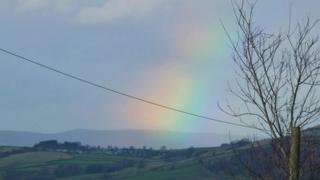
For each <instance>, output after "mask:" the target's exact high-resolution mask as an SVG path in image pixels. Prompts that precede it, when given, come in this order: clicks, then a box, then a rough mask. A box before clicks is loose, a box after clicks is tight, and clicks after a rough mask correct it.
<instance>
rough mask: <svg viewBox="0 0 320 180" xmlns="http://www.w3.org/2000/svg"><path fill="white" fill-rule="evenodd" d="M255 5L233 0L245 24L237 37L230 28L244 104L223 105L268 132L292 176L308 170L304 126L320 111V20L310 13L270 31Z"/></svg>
mask: <svg viewBox="0 0 320 180" xmlns="http://www.w3.org/2000/svg"><path fill="white" fill-rule="evenodd" d="M254 7H255V4H252V3H249V2H247V1H242V3H240V4H239V3H233V8H234V14H235V17H236V22H237V26H238V28H239V31H238V38H237V39H236V41H234V40H233V38H232V37H231V35H230V34H228V32H227V31H226V32H227V35H228V37H229V40H230V42H231V47H232V49H233V52H234V55H233V60H234V62H235V64H236V65H237V67H238V70H237V71H236V73H237V79H236V86H235V87H230V92H231V93H232V94H233V95H234V96H235V97H236V98H238V99H239V100H240V101H241V103H242V104H243V105H242V108H237V107H234V106H232V105H231V104H227V105H226V106H224V107H222V106H220V105H219V107H220V108H221V110H222V111H224V112H225V113H227V114H229V115H231V116H233V117H236V118H238V119H239V120H240V121H241V122H242V123H243V124H245V125H247V126H250V127H255V128H256V129H259V130H261V131H263V132H264V133H267V134H268V135H269V136H270V137H271V139H272V142H273V144H274V146H275V149H274V151H276V152H279V158H280V159H281V162H283V164H284V166H285V167H284V172H285V173H286V174H287V176H286V177H287V178H288V179H290V180H295V179H299V177H300V175H301V173H302V172H301V167H300V134H301V130H303V129H304V128H306V127H308V126H310V125H311V124H313V123H314V122H315V121H317V120H318V118H319V115H320V93H319V85H320V83H319V82H320V78H319V77H320V76H319V75H320V74H319V73H320V56H319V55H320V51H319V37H318V36H317V35H314V33H313V31H312V30H313V29H314V28H315V26H316V25H317V24H318V20H316V21H311V20H310V18H309V17H306V18H305V20H303V21H301V22H298V23H297V24H296V25H295V26H294V27H292V25H291V22H290V23H289V27H288V29H287V30H286V31H283V32H277V33H269V32H266V30H265V29H263V28H261V27H260V26H258V25H257V24H256V22H255V21H254V18H253V17H254V13H253V12H254ZM290 21H291V20H290ZM248 119H250V120H254V121H247V120H248Z"/></svg>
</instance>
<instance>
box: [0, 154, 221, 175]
mask: <svg viewBox="0 0 320 180" xmlns="http://www.w3.org/2000/svg"><path fill="white" fill-rule="evenodd" d="M212 151H214V150H207V151H204V152H202V153H200V155H197V158H196V157H194V156H192V157H189V158H187V157H186V158H181V159H179V160H168V159H164V158H163V157H162V156H153V157H149V158H142V157H138V156H123V155H110V154H108V153H66V152H56V151H31V152H22V153H13V154H12V155H9V156H6V157H3V158H1V159H0V173H1V179H64V180H72V179H128V180H150V179H154V180H167V179H184V180H188V179H190V180H191V179H204V180H205V179H219V176H218V175H214V174H213V173H212V172H210V171H209V170H208V169H206V168H204V167H203V166H202V165H201V164H200V163H199V160H198V159H199V158H205V159H217V158H218V159H219V157H220V158H221V157H223V156H225V155H226V153H225V152H224V153H221V154H220V155H219V153H216V155H215V156H212ZM139 162H140V166H139ZM141 162H143V165H141ZM101 168H104V169H103V170H101Z"/></svg>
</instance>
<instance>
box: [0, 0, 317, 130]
mask: <svg viewBox="0 0 320 180" xmlns="http://www.w3.org/2000/svg"><path fill="white" fill-rule="evenodd" d="M319 5H320V2H319V1H317V0H305V1H299V0H281V1H279V0H260V1H258V4H257V8H256V11H255V15H256V22H258V23H259V24H260V25H261V26H263V27H265V28H266V30H268V31H277V30H280V29H281V28H285V27H286V25H287V24H288V19H289V9H290V6H292V14H293V16H292V19H293V20H297V19H301V18H302V17H304V16H305V15H310V16H311V18H319V17H320V12H319V11H318V9H317V7H319ZM271 12H272V13H271ZM220 21H222V22H223V23H224V24H225V26H226V27H227V29H228V31H230V33H231V35H232V36H233V34H234V32H235V30H236V24H235V19H234V16H233V12H232V7H231V3H230V1H225V0H91V1H86V0H0V23H1V28H0V48H4V49H7V50H10V51H14V52H16V53H18V54H20V55H23V56H25V57H28V58H31V59H34V60H36V61H38V62H41V63H44V64H47V65H49V66H52V67H54V68H57V69H60V70H62V71H65V72H68V73H71V74H73V75H77V76H79V77H81V78H84V79H87V80H90V81H93V82H95V83H98V84H101V85H103V86H106V87H110V88H113V89H116V90H119V91H122V92H125V93H129V94H132V95H135V96H138V97H141V98H144V99H147V100H150V101H154V102H157V103H160V104H164V105H168V106H171V107H175V108H177V109H181V110H185V111H188V112H191V113H195V114H201V115H205V116H209V117H212V118H217V119H222V120H226V121H230V122H237V121H236V120H234V119H232V118H231V117H228V116H226V115H225V114H223V113H222V112H221V111H220V110H219V109H218V108H217V102H220V103H224V102H225V99H226V98H227V97H228V96H229V95H228V93H227V91H226V90H227V85H228V82H232V81H233V79H234V76H235V74H234V70H235V69H236V66H235V65H234V63H233V62H232V59H231V55H232V51H231V49H230V47H229V45H228V39H227V37H226V34H225V32H224V30H223V28H222V26H221V23H220ZM0 84H1V86H0V87H1V88H0V129H1V130H19V131H35V132H50V133H51V132H61V131H66V130H71V129H77V128H81V129H102V130H108V129H157V130H172V131H184V132H215V133H224V134H226V133H233V134H243V133H254V132H255V131H254V130H250V129H244V128H240V127H233V126H230V125H225V124H220V123H217V122H212V121H207V120H204V119H199V118H195V117H190V116H188V115H183V114H179V113H177V112H172V111H168V110H165V109H161V108H159V107H156V106H152V105H148V104H145V103H142V102H138V101H136V100H132V99H128V98H126V97H122V96H119V95H116V94H112V93H110V92H106V91H103V90H101V89H97V88H95V87H91V86H88V85H85V84H83V83H81V82H77V81H74V80H71V79H68V78H65V77H63V76H61V75H59V74H55V73H53V72H49V71H47V70H44V69H41V68H39V67H37V66H34V65H32V64H28V63H26V62H22V61H19V60H17V59H16V58H14V57H10V56H8V55H6V54H3V53H0ZM232 103H234V104H237V103H238V102H232Z"/></svg>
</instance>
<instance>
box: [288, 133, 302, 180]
mask: <svg viewBox="0 0 320 180" xmlns="http://www.w3.org/2000/svg"><path fill="white" fill-rule="evenodd" d="M290 138H291V140H290V154H289V178H288V179H289V180H298V179H299V171H300V127H294V128H292V130H291V137H290Z"/></svg>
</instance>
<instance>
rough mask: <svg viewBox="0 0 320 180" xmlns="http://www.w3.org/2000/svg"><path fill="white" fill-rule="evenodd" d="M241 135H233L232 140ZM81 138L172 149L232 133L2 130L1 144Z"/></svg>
mask: <svg viewBox="0 0 320 180" xmlns="http://www.w3.org/2000/svg"><path fill="white" fill-rule="evenodd" d="M240 137H241V136H236V135H233V136H231V139H239V138H240ZM50 139H55V140H58V141H78V142H81V143H82V144H88V145H91V146H98V145H99V146H103V147H107V146H108V145H111V146H118V147H124V146H126V147H128V146H135V147H143V146H147V147H152V148H159V147H160V146H162V145H166V146H167V147H168V148H173V149H177V148H188V147H191V146H193V147H213V146H219V145H220V144H222V143H226V142H229V141H230V136H229V135H221V134H215V133H187V132H174V131H154V130H86V129H77V130H72V131H67V132H62V133H56V134H43V133H33V132H18V131H0V145H3V146H33V145H34V144H35V143H37V142H39V141H43V140H50Z"/></svg>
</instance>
